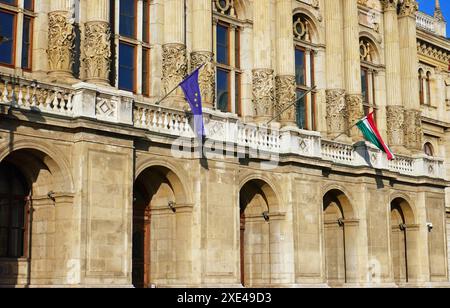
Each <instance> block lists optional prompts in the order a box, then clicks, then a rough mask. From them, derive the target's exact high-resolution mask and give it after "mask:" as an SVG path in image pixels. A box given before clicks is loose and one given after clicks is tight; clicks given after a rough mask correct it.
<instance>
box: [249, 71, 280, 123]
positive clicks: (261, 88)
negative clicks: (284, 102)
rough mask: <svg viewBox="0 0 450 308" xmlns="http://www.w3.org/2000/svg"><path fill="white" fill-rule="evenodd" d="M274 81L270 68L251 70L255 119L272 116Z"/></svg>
mask: <svg viewBox="0 0 450 308" xmlns="http://www.w3.org/2000/svg"><path fill="white" fill-rule="evenodd" d="M274 83H275V82H274V77H273V70H272V69H255V70H253V108H254V110H255V117H256V118H257V119H258V118H259V119H267V118H270V117H272V116H273V103H274Z"/></svg>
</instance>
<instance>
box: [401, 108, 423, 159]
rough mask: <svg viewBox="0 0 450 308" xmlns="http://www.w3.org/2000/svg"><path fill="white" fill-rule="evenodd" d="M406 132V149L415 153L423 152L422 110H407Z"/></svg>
mask: <svg viewBox="0 0 450 308" xmlns="http://www.w3.org/2000/svg"><path fill="white" fill-rule="evenodd" d="M404 132H405V144H406V147H407V148H408V149H411V150H413V151H421V150H422V140H423V129H422V119H421V111H420V110H413V109H408V110H405V126H404Z"/></svg>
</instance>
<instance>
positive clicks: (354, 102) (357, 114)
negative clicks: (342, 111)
mask: <svg viewBox="0 0 450 308" xmlns="http://www.w3.org/2000/svg"><path fill="white" fill-rule="evenodd" d="M345 101H346V104H347V112H348V127H352V126H353V128H352V130H351V131H350V136H352V137H354V136H358V134H359V130H358V128H357V127H354V125H355V124H356V123H357V122H358V121H359V120H361V119H362V117H363V115H364V112H363V105H362V95H360V94H349V95H347V96H346V97H345Z"/></svg>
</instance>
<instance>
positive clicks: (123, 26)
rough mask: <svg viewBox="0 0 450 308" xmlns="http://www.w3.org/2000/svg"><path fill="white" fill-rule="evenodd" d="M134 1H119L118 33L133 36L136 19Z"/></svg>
mask: <svg viewBox="0 0 450 308" xmlns="http://www.w3.org/2000/svg"><path fill="white" fill-rule="evenodd" d="M135 5H136V2H135V0H121V1H120V21H119V24H120V35H123V36H127V37H132V38H134V37H135V34H136V29H135V24H136V23H135V21H136V16H135V15H136V7H135Z"/></svg>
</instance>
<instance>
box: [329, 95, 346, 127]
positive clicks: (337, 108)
mask: <svg viewBox="0 0 450 308" xmlns="http://www.w3.org/2000/svg"><path fill="white" fill-rule="evenodd" d="M326 96H327V116H326V119H327V128H328V134H335V133H343V132H345V131H346V129H347V117H348V114H347V105H346V103H345V90H341V89H331V90H327V91H326Z"/></svg>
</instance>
